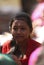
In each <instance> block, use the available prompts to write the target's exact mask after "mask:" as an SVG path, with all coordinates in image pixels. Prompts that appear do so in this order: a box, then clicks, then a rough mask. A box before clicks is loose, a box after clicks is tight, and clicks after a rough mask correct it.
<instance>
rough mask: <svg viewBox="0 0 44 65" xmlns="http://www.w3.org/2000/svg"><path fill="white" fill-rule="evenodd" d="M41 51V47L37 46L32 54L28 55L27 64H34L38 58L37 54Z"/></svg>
mask: <svg viewBox="0 0 44 65" xmlns="http://www.w3.org/2000/svg"><path fill="white" fill-rule="evenodd" d="M41 51H42V47H39V48H37V49H36V50H35V51H34V52H32V54H31V55H30V58H29V62H28V65H35V64H36V61H37V59H38V56H39V54H40V53H41Z"/></svg>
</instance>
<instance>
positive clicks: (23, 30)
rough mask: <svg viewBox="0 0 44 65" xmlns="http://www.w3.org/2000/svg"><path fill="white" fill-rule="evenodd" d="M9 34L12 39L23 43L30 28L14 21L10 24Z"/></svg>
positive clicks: (24, 23) (25, 24) (23, 23)
mask: <svg viewBox="0 0 44 65" xmlns="http://www.w3.org/2000/svg"><path fill="white" fill-rule="evenodd" d="M11 33H12V35H13V37H14V39H15V40H16V41H17V42H18V43H21V42H23V41H25V40H26V39H27V38H28V37H29V35H30V28H29V26H28V24H27V23H26V22H25V21H23V20H15V21H14V22H13V24H12V28H11Z"/></svg>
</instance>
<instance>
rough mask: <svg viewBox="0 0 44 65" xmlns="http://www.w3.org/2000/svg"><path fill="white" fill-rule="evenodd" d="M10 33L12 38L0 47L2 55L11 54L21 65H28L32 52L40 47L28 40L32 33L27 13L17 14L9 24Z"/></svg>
mask: <svg viewBox="0 0 44 65" xmlns="http://www.w3.org/2000/svg"><path fill="white" fill-rule="evenodd" d="M9 28H10V32H11V34H12V36H13V39H12V40H11V41H7V42H6V43H5V44H4V45H3V47H2V53H4V54H5V53H6V54H13V55H15V56H16V57H17V58H18V59H19V61H21V63H22V65H28V59H29V56H30V54H31V53H32V51H34V50H35V49H36V48H37V47H39V46H41V44H39V43H38V42H36V41H34V40H32V39H31V38H30V34H31V32H32V21H31V19H30V17H29V15H28V14H27V13H24V12H22V13H19V14H17V15H16V16H15V17H13V18H12V20H11V22H10V26H9Z"/></svg>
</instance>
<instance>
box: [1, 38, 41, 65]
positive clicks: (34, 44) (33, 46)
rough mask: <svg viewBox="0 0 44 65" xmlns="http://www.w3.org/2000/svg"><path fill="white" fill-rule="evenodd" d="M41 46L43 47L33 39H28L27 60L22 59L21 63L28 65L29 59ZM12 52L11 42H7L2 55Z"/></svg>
mask: <svg viewBox="0 0 44 65" xmlns="http://www.w3.org/2000/svg"><path fill="white" fill-rule="evenodd" d="M39 46H41V44H40V43H38V42H36V41H34V40H32V39H28V40H27V50H26V56H27V58H26V59H24V60H23V59H21V60H20V61H21V62H22V65H28V59H29V56H30V54H31V53H32V52H33V51H34V50H35V49H36V48H38V47H39ZM9 50H10V41H7V42H6V43H5V44H4V45H3V47H2V53H4V54H5V53H6V52H8V51H9Z"/></svg>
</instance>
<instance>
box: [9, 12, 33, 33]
mask: <svg viewBox="0 0 44 65" xmlns="http://www.w3.org/2000/svg"><path fill="white" fill-rule="evenodd" d="M14 20H24V21H25V22H26V23H27V24H28V26H29V28H30V32H32V20H31V18H30V16H29V15H28V14H27V13H25V12H21V13H18V14H16V15H15V16H13V17H12V19H11V21H10V28H11V27H12V23H13V22H14Z"/></svg>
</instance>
